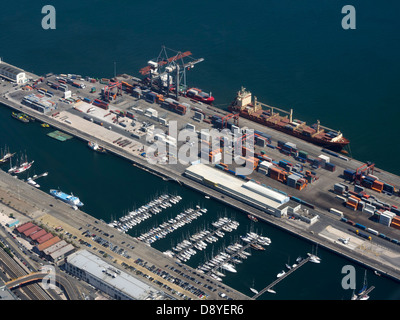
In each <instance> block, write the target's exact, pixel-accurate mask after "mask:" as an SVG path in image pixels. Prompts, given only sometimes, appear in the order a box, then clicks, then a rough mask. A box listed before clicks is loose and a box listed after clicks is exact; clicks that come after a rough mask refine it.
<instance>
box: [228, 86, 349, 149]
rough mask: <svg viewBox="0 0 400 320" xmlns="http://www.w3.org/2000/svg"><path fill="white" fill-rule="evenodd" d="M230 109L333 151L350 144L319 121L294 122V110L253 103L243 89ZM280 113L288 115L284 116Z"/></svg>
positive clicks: (341, 135)
mask: <svg viewBox="0 0 400 320" xmlns="http://www.w3.org/2000/svg"><path fill="white" fill-rule="evenodd" d="M263 107H264V108H265V109H263ZM228 109H229V110H230V111H231V112H233V113H238V114H239V115H240V117H243V118H246V119H249V120H251V121H255V122H258V123H260V124H262V125H265V126H267V127H270V128H272V129H275V130H279V131H281V132H284V133H286V134H289V135H292V136H295V137H297V138H299V139H303V140H306V141H308V142H311V143H314V144H316V145H319V146H322V147H324V148H327V149H330V150H333V151H338V152H340V151H343V148H344V147H345V146H347V145H348V144H349V143H350V141H349V140H348V139H346V138H345V137H344V136H343V134H342V133H341V132H340V131H337V130H333V129H329V128H327V127H324V126H321V125H320V123H319V121H317V123H316V124H313V125H312V126H307V125H306V123H305V122H304V121H300V120H297V119H295V120H293V110H292V109H291V110H290V111H289V112H288V111H285V110H282V109H278V108H276V107H271V106H268V105H266V104H263V103H261V102H258V101H257V98H256V97H254V101H253V99H252V94H251V93H250V92H249V91H246V89H245V88H243V87H242V88H241V90H240V91H238V93H237V96H236V98H235V99H234V101H233V102H232V103H231V105H230V106H229V108H228ZM276 110H278V112H276ZM279 112H280V113H285V114H286V115H284V116H282V115H280V113H279Z"/></svg>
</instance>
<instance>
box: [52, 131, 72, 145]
mask: <svg viewBox="0 0 400 320" xmlns="http://www.w3.org/2000/svg"><path fill="white" fill-rule="evenodd" d="M47 135H48V136H49V137H51V138H53V139H56V140H58V141H62V142H64V141H67V140H69V139H72V138H73V137H72V136H71V135H69V134H66V133H64V132H61V131H59V130H56V131H53V132H50V133H48V134H47Z"/></svg>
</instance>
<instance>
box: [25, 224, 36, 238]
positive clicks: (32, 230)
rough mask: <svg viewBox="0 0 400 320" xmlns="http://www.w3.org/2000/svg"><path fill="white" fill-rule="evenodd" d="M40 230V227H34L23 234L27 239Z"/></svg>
mask: <svg viewBox="0 0 400 320" xmlns="http://www.w3.org/2000/svg"><path fill="white" fill-rule="evenodd" d="M39 230H40V228H39V227H38V226H33V227H32V228H29V229H27V230H25V231H24V232H23V234H24V235H25V237H28V236H29V235H31V234H32V233H34V232H36V231H39Z"/></svg>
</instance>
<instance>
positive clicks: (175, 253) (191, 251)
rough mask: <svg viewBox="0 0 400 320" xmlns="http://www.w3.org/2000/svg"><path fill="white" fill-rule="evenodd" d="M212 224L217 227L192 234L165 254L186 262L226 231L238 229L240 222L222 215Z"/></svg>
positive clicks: (222, 235)
mask: <svg viewBox="0 0 400 320" xmlns="http://www.w3.org/2000/svg"><path fill="white" fill-rule="evenodd" d="M211 225H212V226H213V227H215V228H216V229H214V230H210V229H203V230H201V231H199V232H197V233H195V234H193V235H191V236H190V237H189V239H185V240H183V241H181V242H179V243H178V244H177V245H176V246H174V247H173V248H172V251H171V250H167V251H165V252H164V254H165V255H168V256H170V257H175V258H176V259H178V260H179V261H182V262H186V261H188V260H189V259H190V258H191V257H192V256H193V255H195V254H197V253H198V252H199V251H203V250H205V249H206V248H207V246H208V245H209V244H212V243H215V242H217V241H218V240H219V239H220V238H223V237H224V236H225V232H231V231H232V230H236V229H237V227H238V225H239V223H238V222H237V221H232V220H231V219H229V218H227V217H221V218H219V219H218V220H217V221H214V222H212V223H211ZM222 230H223V231H222ZM224 231H225V232H224ZM196 250H197V251H196Z"/></svg>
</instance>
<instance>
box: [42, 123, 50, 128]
mask: <svg viewBox="0 0 400 320" xmlns="http://www.w3.org/2000/svg"><path fill="white" fill-rule="evenodd" d="M41 126H42V127H43V128H48V127H50V125H49V124H48V123H42V124H41Z"/></svg>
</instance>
